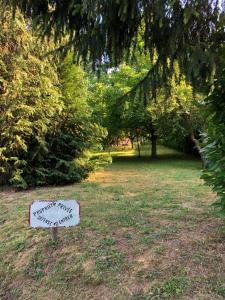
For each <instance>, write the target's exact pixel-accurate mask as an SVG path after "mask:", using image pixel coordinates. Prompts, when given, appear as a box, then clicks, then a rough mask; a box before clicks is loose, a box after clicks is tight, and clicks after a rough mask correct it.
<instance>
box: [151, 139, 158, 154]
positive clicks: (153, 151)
mask: <svg viewBox="0 0 225 300" xmlns="http://www.w3.org/2000/svg"><path fill="white" fill-rule="evenodd" d="M151 158H152V159H156V158H157V135H152V136H151Z"/></svg>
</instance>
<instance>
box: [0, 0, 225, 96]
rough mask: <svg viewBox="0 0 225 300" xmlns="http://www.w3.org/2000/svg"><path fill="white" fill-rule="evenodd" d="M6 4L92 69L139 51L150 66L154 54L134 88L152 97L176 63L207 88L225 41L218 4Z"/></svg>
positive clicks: (203, 0)
mask: <svg viewBox="0 0 225 300" xmlns="http://www.w3.org/2000/svg"><path fill="white" fill-rule="evenodd" d="M5 2H7V3H10V4H11V6H12V7H13V8H14V9H16V8H17V7H19V8H20V9H21V10H22V11H23V12H24V13H25V14H26V15H29V16H31V17H32V18H33V20H34V23H35V24H36V25H37V28H39V29H40V31H41V33H42V34H43V35H44V36H52V35H54V38H55V40H56V41H59V40H62V39H63V38H64V37H65V36H67V37H68V42H67V43H66V44H65V47H62V49H65V50H67V49H68V48H73V49H74V50H75V52H76V53H77V56H78V57H82V59H83V61H90V62H91V63H92V64H93V67H94V68H97V69H98V68H99V66H100V65H101V63H102V62H107V63H108V64H109V65H110V66H115V65H119V63H121V62H122V61H123V60H124V58H128V57H132V56H134V54H135V51H136V49H137V48H141V49H142V51H143V50H146V51H147V52H148V53H149V55H150V57H151V59H152V62H153V61H154V56H155V53H157V56H158V59H157V62H156V63H155V64H154V65H153V66H152V68H151V69H150V70H149V72H148V74H147V75H146V77H145V79H143V80H142V81H141V82H140V83H139V84H138V85H137V87H136V88H139V87H143V86H145V87H148V89H149V90H152V94H153V95H154V90H155V89H156V88H158V87H159V86H162V85H165V84H166V83H167V78H168V77H171V75H172V74H173V65H174V64H173V63H174V61H175V60H176V61H178V62H179V66H180V69H181V71H182V72H183V73H185V76H186V77H187V79H188V80H190V81H191V82H192V84H193V85H194V87H196V88H199V87H200V86H201V88H202V89H207V88H208V86H210V84H211V80H212V74H214V73H215V68H216V66H217V54H216V52H215V49H219V48H220V47H221V45H222V44H223V42H224V38H225V34H224V22H225V18H224V10H223V8H222V7H221V6H220V1H217V0H213V1H211V0H210V1H209V0H199V1H193V0H186V1H182V0H163V1H162V0H160V1H155V0H130V1H124V0H104V1H102V0H96V1H92V0H70V1H61V0H60V1H54V0H42V1H36V0H30V1H27V0H10V1H8V0H7V1H5ZM140 34H141V37H142V40H143V45H141V47H140V43H139V36H140ZM168 59H169V64H168ZM203 83H204V85H203Z"/></svg>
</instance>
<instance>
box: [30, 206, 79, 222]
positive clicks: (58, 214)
mask: <svg viewBox="0 0 225 300" xmlns="http://www.w3.org/2000/svg"><path fill="white" fill-rule="evenodd" d="M79 222H80V205H79V203H78V202H77V201H75V200H57V201H34V202H33V203H32V204H31V206H30V211H29V223H30V225H31V226H32V227H34V228H37V227H42V228H50V227H53V228H54V227H70V226H76V225H77V224H79Z"/></svg>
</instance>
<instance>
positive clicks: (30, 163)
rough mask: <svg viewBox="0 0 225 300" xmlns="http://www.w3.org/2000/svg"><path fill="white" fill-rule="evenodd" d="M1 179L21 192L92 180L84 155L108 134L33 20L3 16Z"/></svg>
mask: <svg viewBox="0 0 225 300" xmlns="http://www.w3.org/2000/svg"><path fill="white" fill-rule="evenodd" d="M0 45H1V46H0V47H1V51H0V110H1V116H0V172H1V173H0V175H1V176H5V177H6V178H7V179H8V180H9V183H11V184H12V185H14V186H15V187H17V188H19V189H25V188H28V187H30V186H40V185H49V184H65V183H71V182H75V181H80V180H82V179H83V178H86V177H87V176H88V173H89V172H90V171H91V170H92V169H93V167H94V162H93V161H91V160H90V158H89V157H88V156H87V155H85V153H86V152H87V150H88V149H90V148H91V147H93V145H95V144H97V143H98V142H99V141H100V140H101V135H102V134H105V132H104V131H103V129H102V128H101V127H100V126H98V124H96V123H93V122H92V112H91V110H90V108H89V107H88V105H87V102H86V98H87V82H86V79H85V74H84V72H83V71H82V70H81V68H80V67H77V66H75V65H74V64H73V60H72V57H71V56H68V57H66V59H65V61H64V63H63V65H62V66H61V68H60V72H58V70H59V67H60V66H59V64H58V60H57V59H56V58H55V57H53V56H49V55H48V56H47V57H45V58H43V57H44V56H45V55H44V54H45V53H46V52H49V50H51V49H52V48H51V42H47V41H42V42H40V41H39V40H38V39H37V37H36V36H35V35H33V32H32V27H31V24H30V22H29V20H25V19H24V17H23V16H22V15H21V14H20V13H19V12H17V13H16V15H15V18H14V19H12V14H11V12H10V11H5V13H4V14H3V15H2V22H1V23H0Z"/></svg>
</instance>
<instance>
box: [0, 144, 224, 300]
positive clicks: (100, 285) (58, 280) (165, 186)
mask: <svg viewBox="0 0 225 300" xmlns="http://www.w3.org/2000/svg"><path fill="white" fill-rule="evenodd" d="M119 150H120V151H116V150H115V149H111V152H110V153H111V155H112V156H113V163H112V164H111V165H109V166H107V167H106V168H105V169H102V170H99V171H98V172H96V173H95V174H92V175H91V176H90V178H89V179H88V180H87V181H85V182H82V183H80V184H74V185H68V186H65V187H48V188H37V189H34V190H29V191H26V192H18V193H15V192H14V191H12V190H11V191H10V190H9V189H7V190H5V191H2V192H1V193H0V195H1V200H0V299H42V298H44V299H78V300H79V299H84V300H85V299H94V300H95V299H96V300H97V299H98V300H99V299H116V300H117V299H119V300H120V299H122V300H123V299H132V300H134V299H180V298H181V299H182V298H184V299H223V298H225V292H224V291H225V288H224V282H225V268H224V265H225V256H224V253H225V248H224V240H225V233H224V230H223V221H222V220H221V219H218V218H217V217H216V216H215V214H214V211H213V209H212V208H211V206H210V205H211V204H212V203H213V202H214V201H215V195H214V194H213V193H212V191H211V190H210V189H209V188H208V187H207V186H205V185H204V184H203V182H202V180H201V179H200V175H201V163H200V161H199V160H197V159H195V158H193V157H191V156H185V155H182V154H181V153H178V152H176V151H174V150H171V149H167V148H166V147H162V146H160V147H159V159H158V160H154V161H153V160H151V159H150V158H149V157H148V148H147V147H143V148H142V157H141V158H138V157H137V156H136V152H135V151H134V150H132V149H129V148H128V149H127V150H126V149H119ZM96 155H98V154H96ZM101 155H108V152H106V153H105V154H104V153H102V154H101ZM35 199H36V200H38V199H46V200H47V199H77V200H79V202H80V204H81V224H80V225H79V226H77V227H75V228H69V229H64V228H62V229H59V243H58V244H54V243H53V242H52V240H51V231H50V230H44V229H32V228H30V227H29V225H28V223H27V218H28V215H27V214H28V206H29V204H30V203H31V202H32V201H33V200H35Z"/></svg>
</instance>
